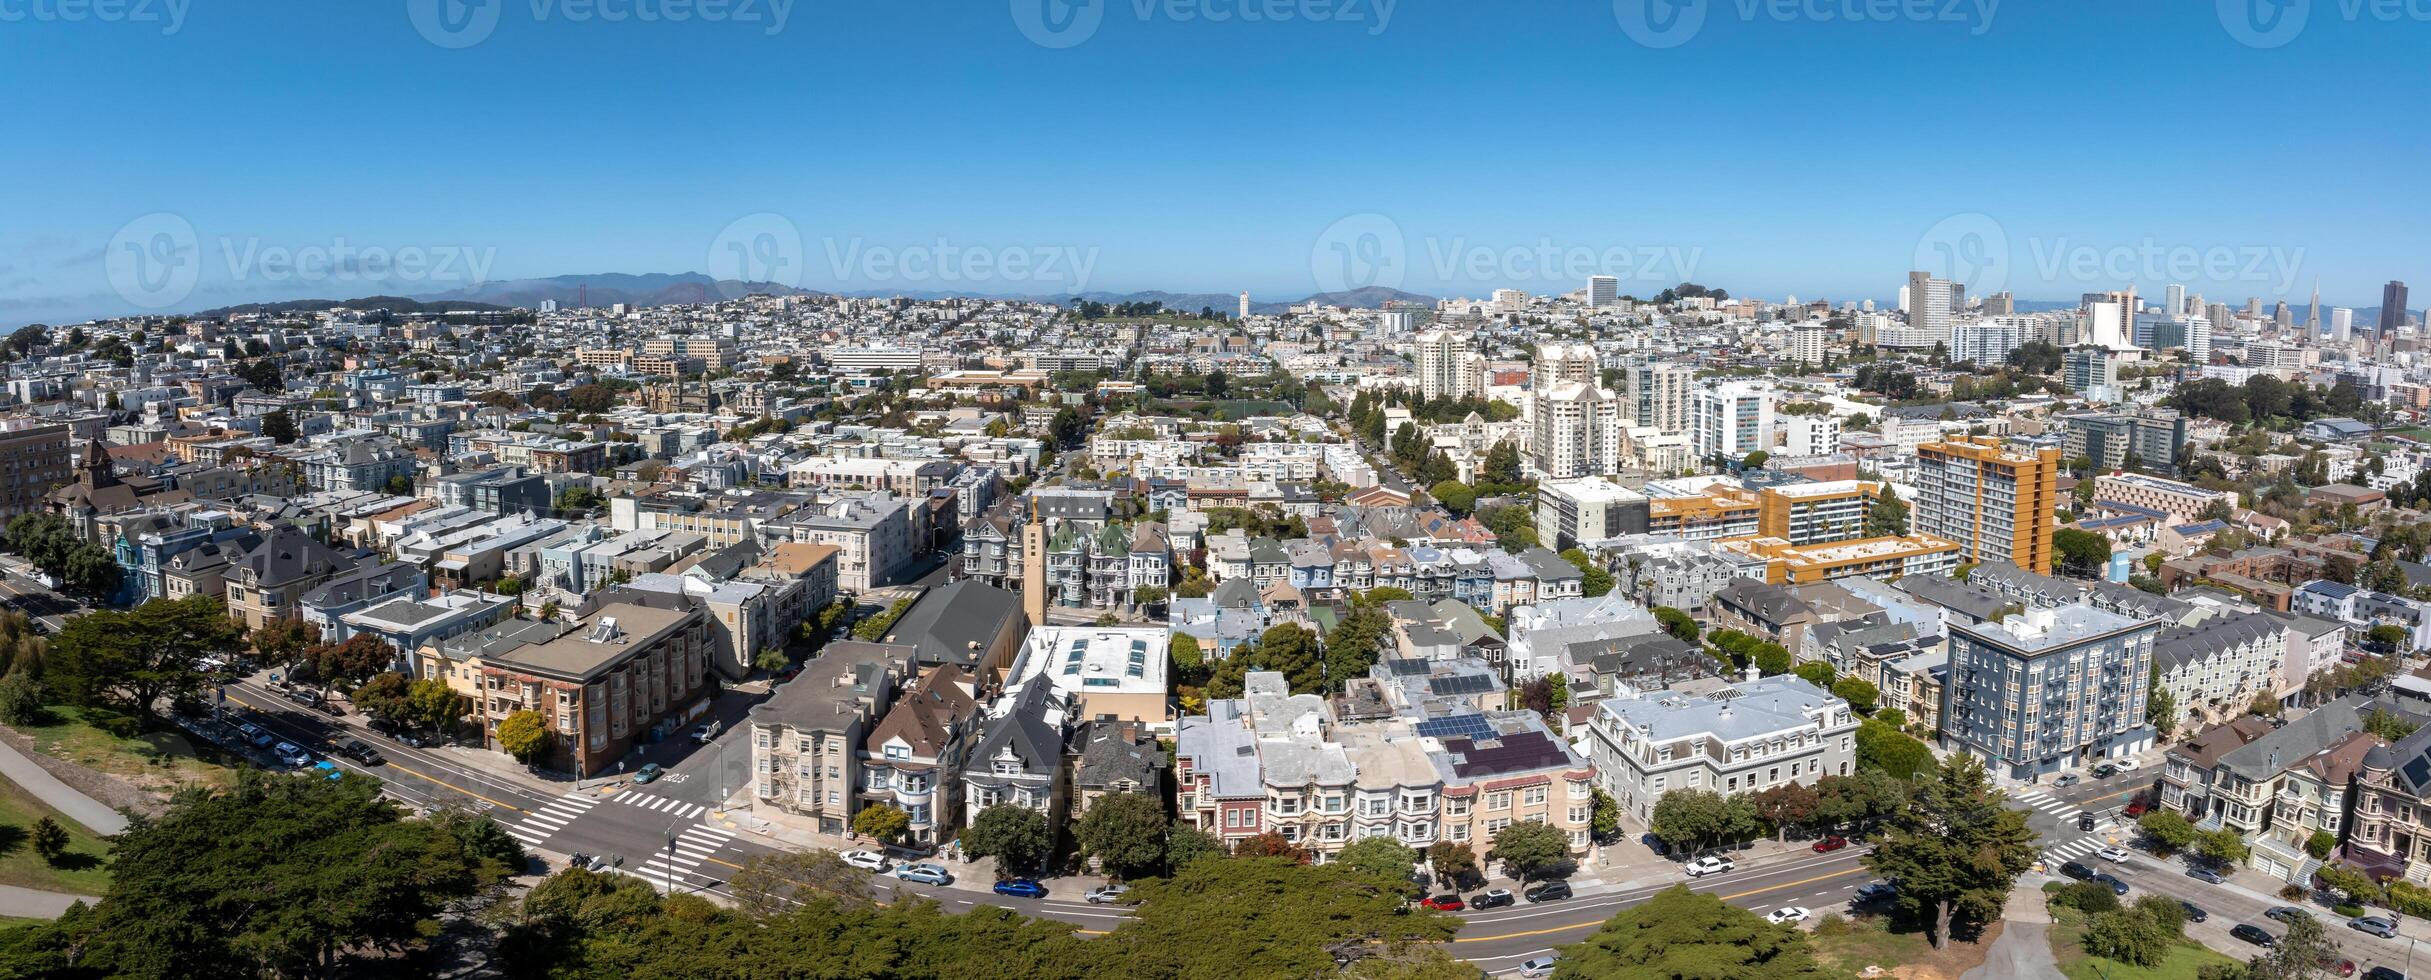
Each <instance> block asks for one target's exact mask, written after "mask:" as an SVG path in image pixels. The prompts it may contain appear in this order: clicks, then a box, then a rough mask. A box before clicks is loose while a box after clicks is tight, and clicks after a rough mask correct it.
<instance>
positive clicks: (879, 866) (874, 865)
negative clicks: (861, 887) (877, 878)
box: [837, 851, 886, 871]
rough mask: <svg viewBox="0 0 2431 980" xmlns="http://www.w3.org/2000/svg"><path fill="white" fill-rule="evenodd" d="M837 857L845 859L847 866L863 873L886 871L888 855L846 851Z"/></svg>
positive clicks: (873, 852) (874, 852)
mask: <svg viewBox="0 0 2431 980" xmlns="http://www.w3.org/2000/svg"><path fill="white" fill-rule="evenodd" d="M837 856H838V857H841V858H843V859H844V863H845V864H848V865H851V866H853V867H856V868H859V869H861V870H863V871H884V870H886V855H884V854H880V853H878V852H876V851H846V852H844V853H843V854H840V855H837Z"/></svg>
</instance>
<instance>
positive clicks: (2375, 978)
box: [2363, 966, 2406, 980]
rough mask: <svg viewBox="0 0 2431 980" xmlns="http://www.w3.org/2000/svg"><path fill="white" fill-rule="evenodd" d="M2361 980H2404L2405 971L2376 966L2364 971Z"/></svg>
mask: <svg viewBox="0 0 2431 980" xmlns="http://www.w3.org/2000/svg"><path fill="white" fill-rule="evenodd" d="M2363 980H2406V971H2404V970H2400V969H2397V968H2396V967H2389V966H2376V967H2373V968H2371V969H2369V970H2365V971H2364V974H2363Z"/></svg>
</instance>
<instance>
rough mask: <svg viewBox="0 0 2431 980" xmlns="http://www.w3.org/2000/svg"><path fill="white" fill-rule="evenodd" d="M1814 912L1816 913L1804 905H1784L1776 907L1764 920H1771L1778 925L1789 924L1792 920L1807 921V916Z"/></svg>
mask: <svg viewBox="0 0 2431 980" xmlns="http://www.w3.org/2000/svg"><path fill="white" fill-rule="evenodd" d="M1813 914H1815V913H1814V912H1813V911H1812V910H1809V909H1808V908H1807V907H1805V906H1803V905H1784V906H1782V907H1780V908H1777V909H1774V910H1773V911H1772V914H1770V915H1767V916H1765V917H1764V921H1766V922H1770V923H1772V924H1774V925H1777V926H1779V925H1788V924H1789V923H1792V922H1804V921H1806V917H1807V916H1810V915H1813Z"/></svg>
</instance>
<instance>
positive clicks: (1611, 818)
mask: <svg viewBox="0 0 2431 980" xmlns="http://www.w3.org/2000/svg"><path fill="white" fill-rule="evenodd" d="M1594 792H1595V816H1594V826H1593V828H1592V832H1593V833H1594V834H1595V836H1596V839H1598V840H1609V839H1610V838H1611V837H1612V835H1614V834H1617V833H1620V832H1621V804H1620V801H1618V800H1615V799H1613V798H1612V794H1610V793H1606V792H1604V788H1603V787H1601V786H1598V787H1596V788H1595V791H1594Z"/></svg>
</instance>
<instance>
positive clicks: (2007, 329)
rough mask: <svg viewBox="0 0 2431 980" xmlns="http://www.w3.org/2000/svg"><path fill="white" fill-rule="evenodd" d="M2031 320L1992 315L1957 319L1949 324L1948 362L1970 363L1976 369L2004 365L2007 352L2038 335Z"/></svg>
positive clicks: (2039, 326) (2024, 317)
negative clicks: (1974, 318)
mask: <svg viewBox="0 0 2431 980" xmlns="http://www.w3.org/2000/svg"><path fill="white" fill-rule="evenodd" d="M2041 329H2042V326H2041V324H2040V323H2038V322H2036V321H2035V319H2034V318H2033V317H2027V316H1994V317H1985V318H1983V319H1980V320H1961V321H1959V322H1957V323H1953V324H1951V325H1950V341H1949V343H1950V360H1951V361H1953V362H1956V361H1973V362H1975V364H1976V366H1978V367H1987V366H1991V365H1997V364H2002V363H2006V362H2007V361H2008V360H2009V352H2010V351H2013V350H2016V349H2018V348H2019V347H2021V346H2023V345H2024V344H2025V343H2026V341H2028V340H2032V339H2034V338H2035V336H2036V335H2037V334H2038V333H2040V332H2041Z"/></svg>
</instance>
